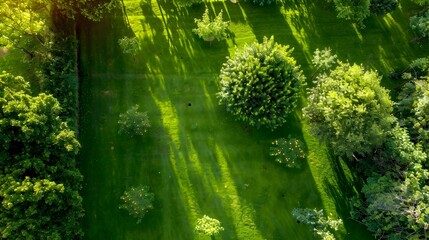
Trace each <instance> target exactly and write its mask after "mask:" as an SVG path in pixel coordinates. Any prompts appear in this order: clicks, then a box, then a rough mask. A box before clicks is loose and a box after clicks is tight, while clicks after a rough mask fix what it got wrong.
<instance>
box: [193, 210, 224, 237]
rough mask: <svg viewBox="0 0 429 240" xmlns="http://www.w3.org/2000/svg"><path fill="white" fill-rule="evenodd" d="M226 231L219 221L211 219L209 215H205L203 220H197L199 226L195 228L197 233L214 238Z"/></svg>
mask: <svg viewBox="0 0 429 240" xmlns="http://www.w3.org/2000/svg"><path fill="white" fill-rule="evenodd" d="M223 230H224V229H223V227H222V226H221V223H220V222H219V220H217V219H214V218H211V217H209V216H207V215H204V216H203V217H202V218H199V219H198V220H197V224H196V226H195V231H197V232H199V233H202V234H205V235H207V236H214V235H216V234H218V233H220V232H222V231H223Z"/></svg>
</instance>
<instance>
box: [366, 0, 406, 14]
mask: <svg viewBox="0 0 429 240" xmlns="http://www.w3.org/2000/svg"><path fill="white" fill-rule="evenodd" d="M398 5H399V2H398V0H371V5H370V7H369V10H370V12H371V13H374V14H377V15H384V14H387V13H390V12H393V11H394V10H395V9H396V8H397V7H398Z"/></svg>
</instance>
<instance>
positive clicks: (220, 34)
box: [192, 8, 229, 42]
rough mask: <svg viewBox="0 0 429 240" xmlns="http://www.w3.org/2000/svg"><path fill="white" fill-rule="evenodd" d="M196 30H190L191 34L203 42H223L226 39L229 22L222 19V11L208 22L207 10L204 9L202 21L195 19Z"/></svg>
mask: <svg viewBox="0 0 429 240" xmlns="http://www.w3.org/2000/svg"><path fill="white" fill-rule="evenodd" d="M195 23H196V24H197V28H195V29H192V32H194V33H195V34H197V35H198V37H200V38H202V39H204V41H208V42H212V41H213V40H215V39H216V40H218V41H220V40H223V39H225V38H226V30H227V29H228V25H229V22H224V21H223V19H222V10H221V11H220V13H219V14H218V15H217V16H216V17H215V19H213V21H211V20H210V17H209V9H208V8H206V10H205V12H204V14H203V17H202V19H195Z"/></svg>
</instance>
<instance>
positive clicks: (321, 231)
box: [292, 208, 343, 240]
mask: <svg viewBox="0 0 429 240" xmlns="http://www.w3.org/2000/svg"><path fill="white" fill-rule="evenodd" d="M292 215H293V216H294V217H295V219H296V220H298V221H299V222H302V223H304V224H308V225H310V226H311V227H312V228H313V233H314V235H316V236H319V237H320V238H321V239H323V240H334V239H335V237H334V235H333V234H332V233H331V232H330V231H332V230H335V231H337V230H338V227H339V226H340V225H342V224H343V220H341V219H337V220H335V219H332V218H331V217H329V216H328V217H327V216H325V213H324V212H323V209H321V210H317V209H309V208H294V209H293V210H292Z"/></svg>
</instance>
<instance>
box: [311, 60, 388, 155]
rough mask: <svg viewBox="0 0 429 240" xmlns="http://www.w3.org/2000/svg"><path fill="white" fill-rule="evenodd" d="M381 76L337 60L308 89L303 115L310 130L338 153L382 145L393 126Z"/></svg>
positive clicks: (364, 149)
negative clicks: (332, 67) (306, 104)
mask: <svg viewBox="0 0 429 240" xmlns="http://www.w3.org/2000/svg"><path fill="white" fill-rule="evenodd" d="M380 79H381V77H379V76H378V74H377V73H376V72H374V71H366V70H364V68H363V67H362V66H359V65H350V64H348V63H340V64H339V66H338V67H336V68H335V69H334V70H332V71H331V72H329V74H322V75H321V76H319V77H318V80H317V81H316V86H315V87H314V88H312V89H310V91H309V96H308V101H309V105H308V106H307V107H305V108H304V115H305V116H306V117H307V118H308V120H309V122H310V125H311V129H312V132H313V133H314V134H315V135H316V136H317V137H318V138H319V139H321V140H326V141H327V142H328V143H330V144H331V145H332V147H333V148H334V150H335V151H336V153H337V154H339V155H347V156H351V155H352V154H353V153H359V154H364V153H368V152H370V151H371V150H373V149H374V148H376V147H379V146H381V144H382V143H383V141H384V138H385V136H386V133H387V131H389V130H390V129H391V128H392V123H393V122H394V121H395V118H394V117H393V115H392V110H393V103H392V101H391V100H390V97H389V94H388V91H387V90H386V89H384V88H383V87H381V86H380Z"/></svg>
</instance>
